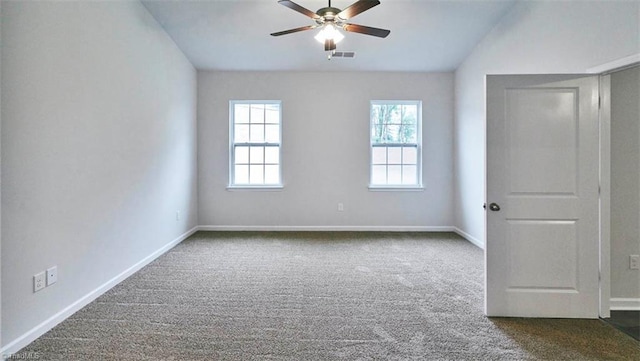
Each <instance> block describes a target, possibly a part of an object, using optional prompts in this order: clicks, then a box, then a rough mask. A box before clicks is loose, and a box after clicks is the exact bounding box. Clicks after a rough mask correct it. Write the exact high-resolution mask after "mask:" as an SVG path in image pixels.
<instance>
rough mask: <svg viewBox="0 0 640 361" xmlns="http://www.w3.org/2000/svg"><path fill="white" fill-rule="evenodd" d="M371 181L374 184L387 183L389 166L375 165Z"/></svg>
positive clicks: (372, 169)
mask: <svg viewBox="0 0 640 361" xmlns="http://www.w3.org/2000/svg"><path fill="white" fill-rule="evenodd" d="M371 183H372V184H386V183H387V166H384V165H374V166H372V167H371Z"/></svg>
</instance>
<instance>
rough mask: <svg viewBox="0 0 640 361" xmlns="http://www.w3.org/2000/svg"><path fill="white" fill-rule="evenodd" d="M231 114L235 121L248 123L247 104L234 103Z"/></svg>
mask: <svg viewBox="0 0 640 361" xmlns="http://www.w3.org/2000/svg"><path fill="white" fill-rule="evenodd" d="M233 116H234V119H233V121H234V122H235V123H249V104H235V105H234V107H233Z"/></svg>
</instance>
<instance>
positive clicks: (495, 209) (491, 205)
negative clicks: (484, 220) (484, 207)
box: [489, 203, 500, 212]
mask: <svg viewBox="0 0 640 361" xmlns="http://www.w3.org/2000/svg"><path fill="white" fill-rule="evenodd" d="M489 209H490V210H492V211H494V212H497V211H499V210H500V206H499V205H498V204H496V203H491V204H489Z"/></svg>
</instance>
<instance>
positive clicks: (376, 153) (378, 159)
mask: <svg viewBox="0 0 640 361" xmlns="http://www.w3.org/2000/svg"><path fill="white" fill-rule="evenodd" d="M371 163H372V164H386V163H387V147H373V151H372V153H371Z"/></svg>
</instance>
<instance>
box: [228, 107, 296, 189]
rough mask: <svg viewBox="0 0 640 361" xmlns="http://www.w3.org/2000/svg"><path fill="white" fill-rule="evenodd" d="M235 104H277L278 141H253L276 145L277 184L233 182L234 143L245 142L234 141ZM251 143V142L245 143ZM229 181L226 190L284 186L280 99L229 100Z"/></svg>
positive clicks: (279, 187)
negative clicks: (278, 180) (278, 181)
mask: <svg viewBox="0 0 640 361" xmlns="http://www.w3.org/2000/svg"><path fill="white" fill-rule="evenodd" d="M235 104H277V105H278V106H279V109H280V111H279V114H278V117H279V120H278V122H279V123H278V124H279V127H278V133H279V134H278V137H279V139H280V142H278V143H269V142H263V143H253V144H255V145H258V146H259V145H273V144H277V145H278V153H279V154H278V161H279V163H278V165H279V167H278V172H279V173H278V178H279V179H280V183H278V184H234V183H233V179H234V172H235V159H234V157H235V152H234V145H236V144H245V143H235V142H234V139H235V134H234V130H235V121H234V120H235V119H234V118H235V107H234V105H235ZM246 144H251V143H246ZM228 169H229V182H228V183H227V190H230V191H231V190H258V191H260V190H264V191H277V190H281V189H283V188H284V182H283V181H282V101H280V100H230V101H229V168H228Z"/></svg>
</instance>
